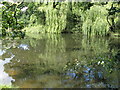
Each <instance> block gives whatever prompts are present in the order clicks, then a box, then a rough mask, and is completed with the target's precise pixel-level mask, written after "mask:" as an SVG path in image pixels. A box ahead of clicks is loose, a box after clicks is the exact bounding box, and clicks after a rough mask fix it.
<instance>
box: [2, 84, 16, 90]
mask: <svg viewBox="0 0 120 90" xmlns="http://www.w3.org/2000/svg"><path fill="white" fill-rule="evenodd" d="M1 88H18V87H16V86H12V85H0V89H1Z"/></svg>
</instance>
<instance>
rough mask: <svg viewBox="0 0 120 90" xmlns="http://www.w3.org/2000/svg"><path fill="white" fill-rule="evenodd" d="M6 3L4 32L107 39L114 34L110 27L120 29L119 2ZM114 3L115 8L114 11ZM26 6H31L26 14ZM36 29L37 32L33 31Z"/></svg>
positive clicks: (4, 8) (3, 21) (4, 7)
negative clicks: (77, 34) (25, 30)
mask: <svg viewBox="0 0 120 90" xmlns="http://www.w3.org/2000/svg"><path fill="white" fill-rule="evenodd" d="M3 4H4V6H3V13H2V14H3V15H2V18H3V20H2V23H3V29H4V30H5V31H4V30H3V31H4V32H3V33H5V32H6V29H8V30H10V32H11V31H12V30H21V29H23V28H24V27H28V28H27V32H31V33H32V32H33V33H34V32H37V33H38V32H39V33H40V32H42V33H68V32H70V33H83V34H84V35H88V36H94V35H100V36H104V35H107V34H108V33H109V32H110V28H109V27H110V25H109V24H114V26H115V29H117V30H119V4H118V3H112V2H110V3H97V2H96V3H92V2H77V3H76V2H66V1H61V2H47V1H44V2H42V3H41V2H40V3H39V2H31V3H29V2H22V3H20V4H18V3H13V4H12V3H9V2H3ZM111 4H114V7H112V8H111ZM24 7H27V10H26V11H22V9H23V8H24ZM116 13H117V14H116ZM108 15H109V16H110V17H109V18H108V17H107V16H108ZM111 18H112V19H111ZM36 26H37V28H38V29H36V30H32V29H29V28H31V27H32V28H33V27H36ZM28 29H29V30H28ZM5 35H6V34H5Z"/></svg>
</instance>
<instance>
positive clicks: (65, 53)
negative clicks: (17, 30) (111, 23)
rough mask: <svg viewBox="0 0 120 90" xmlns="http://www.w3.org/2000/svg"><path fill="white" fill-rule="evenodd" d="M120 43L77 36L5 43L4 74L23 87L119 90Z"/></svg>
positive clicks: (3, 54) (2, 71)
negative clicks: (107, 89) (117, 89)
mask: <svg viewBox="0 0 120 90" xmlns="http://www.w3.org/2000/svg"><path fill="white" fill-rule="evenodd" d="M114 42H115V43H116V42H117V43H118V44H116V47H114V45H115V43H114ZM119 44H120V42H118V40H116V39H111V38H106V37H104V38H103V37H99V38H97V37H96V38H94V37H92V38H88V37H85V36H81V35H74V34H62V35H60V34H52V35H51V34H46V35H44V34H42V35H40V36H39V38H35V37H33V38H30V37H27V38H26V39H24V40H19V39H16V40H13V41H8V42H7V41H4V40H3V49H2V50H0V55H2V60H0V62H1V63H0V64H1V66H0V67H1V71H0V74H2V75H4V77H5V75H6V76H7V78H9V79H6V80H7V82H9V83H12V85H15V86H18V87H21V88H78V87H79V88H118V76H117V75H118V64H119V60H118V58H119V49H120V48H119ZM10 45H12V46H10ZM8 52H10V53H12V54H8ZM8 57H9V58H8ZM0 79H1V78H0ZM13 81H14V82H13ZM0 84H1V83H0ZM6 84H7V83H6Z"/></svg>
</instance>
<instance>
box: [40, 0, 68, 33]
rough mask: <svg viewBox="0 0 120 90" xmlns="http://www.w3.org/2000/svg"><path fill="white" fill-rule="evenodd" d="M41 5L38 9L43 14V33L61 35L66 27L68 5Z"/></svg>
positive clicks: (61, 3)
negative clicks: (44, 18)
mask: <svg viewBox="0 0 120 90" xmlns="http://www.w3.org/2000/svg"><path fill="white" fill-rule="evenodd" d="M47 3H48V5H45V3H43V5H42V6H40V7H39V8H38V9H39V10H40V11H43V12H45V17H46V20H45V32H48V33H61V32H62V30H64V29H65V27H66V18H67V11H68V10H69V8H68V3H66V2H60V3H59V2H47Z"/></svg>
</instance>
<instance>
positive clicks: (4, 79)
mask: <svg viewBox="0 0 120 90" xmlns="http://www.w3.org/2000/svg"><path fill="white" fill-rule="evenodd" d="M1 52H2V51H1ZM3 53H5V51H3V52H2V54H3ZM13 57H14V55H11V57H10V58H5V59H4V60H1V59H0V85H12V82H13V81H15V79H13V78H12V77H11V76H9V74H8V73H6V72H5V71H4V69H5V68H4V65H5V64H7V63H9V62H10V60H12V59H13Z"/></svg>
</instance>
